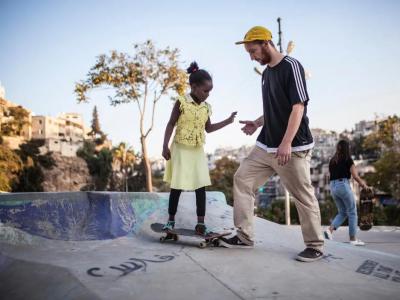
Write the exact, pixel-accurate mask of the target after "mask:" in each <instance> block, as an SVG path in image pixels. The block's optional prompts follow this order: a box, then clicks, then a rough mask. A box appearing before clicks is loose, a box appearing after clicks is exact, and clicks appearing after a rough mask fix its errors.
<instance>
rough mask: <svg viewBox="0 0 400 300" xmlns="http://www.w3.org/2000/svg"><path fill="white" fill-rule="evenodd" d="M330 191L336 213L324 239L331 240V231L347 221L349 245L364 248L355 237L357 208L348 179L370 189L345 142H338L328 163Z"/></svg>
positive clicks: (347, 143) (325, 232)
mask: <svg viewBox="0 0 400 300" xmlns="http://www.w3.org/2000/svg"><path fill="white" fill-rule="evenodd" d="M329 175H330V190H331V195H332V198H333V200H334V201H335V203H336V207H337V209H338V213H337V215H336V216H335V218H334V219H333V221H332V224H331V225H330V226H329V227H328V228H327V229H326V230H325V231H324V235H325V238H326V239H328V240H332V238H333V231H335V230H337V229H338V228H339V227H340V225H342V224H343V222H344V221H345V220H346V219H348V222H349V236H350V244H351V245H354V246H364V245H365V243H364V242H363V241H361V240H359V239H357V238H356V236H357V224H358V216H357V206H356V201H355V198H354V194H353V191H352V190H351V187H350V178H351V177H353V178H354V179H355V180H356V181H357V182H358V184H359V185H360V186H361V187H362V188H364V189H370V188H369V187H368V185H367V184H366V183H365V181H364V180H362V179H361V178H360V177H359V176H358V173H357V170H356V167H355V165H354V162H353V160H352V159H351V154H350V145H349V142H348V141H346V140H340V141H339V142H338V144H337V146H336V153H335V155H334V156H333V157H332V158H331V160H330V161H329Z"/></svg>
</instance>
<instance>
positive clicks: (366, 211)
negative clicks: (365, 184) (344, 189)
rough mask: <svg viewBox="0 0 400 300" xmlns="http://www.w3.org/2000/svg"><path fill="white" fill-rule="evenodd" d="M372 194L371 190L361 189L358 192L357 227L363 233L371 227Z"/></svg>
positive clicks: (372, 216) (372, 218) (372, 217)
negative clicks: (358, 215)
mask: <svg viewBox="0 0 400 300" xmlns="http://www.w3.org/2000/svg"><path fill="white" fill-rule="evenodd" d="M373 198H374V192H373V191H372V190H366V189H362V190H361V191H360V217H359V227H360V229H361V230H363V231H367V230H370V229H371V228H372V225H373V220H374V215H373V208H374V205H373V200H372V199H373Z"/></svg>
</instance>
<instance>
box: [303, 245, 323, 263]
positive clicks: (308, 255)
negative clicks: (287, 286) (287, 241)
mask: <svg viewBox="0 0 400 300" xmlns="http://www.w3.org/2000/svg"><path fill="white" fill-rule="evenodd" d="M323 256H324V254H323V253H322V252H321V251H319V250H317V249H314V248H306V249H304V251H302V252H300V253H299V254H298V255H297V257H296V259H297V260H299V261H302V262H312V261H316V260H319V259H321V258H322V257H323Z"/></svg>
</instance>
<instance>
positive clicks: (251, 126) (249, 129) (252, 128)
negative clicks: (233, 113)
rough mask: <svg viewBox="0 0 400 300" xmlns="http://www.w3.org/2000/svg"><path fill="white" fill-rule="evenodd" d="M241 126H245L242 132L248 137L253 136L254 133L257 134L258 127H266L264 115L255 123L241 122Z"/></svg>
mask: <svg viewBox="0 0 400 300" xmlns="http://www.w3.org/2000/svg"><path fill="white" fill-rule="evenodd" d="M239 123H240V124H245V125H244V126H243V127H242V131H243V132H244V133H245V134H247V135H252V134H253V133H254V132H256V130H257V128H258V127H261V126H263V125H264V115H262V116H261V117H259V118H257V119H256V120H254V121H239Z"/></svg>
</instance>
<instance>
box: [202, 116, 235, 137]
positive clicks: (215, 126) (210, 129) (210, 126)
mask: <svg viewBox="0 0 400 300" xmlns="http://www.w3.org/2000/svg"><path fill="white" fill-rule="evenodd" d="M236 114H237V111H235V112H233V113H232V114H231V116H230V117H229V118H227V119H225V120H223V121H221V122H219V123H215V124H211V120H210V118H208V120H207V122H206V132H207V133H210V132H213V131H217V130H219V129H221V128H223V127H225V126H226V125H229V124H231V123H233V121H234V120H235V117H236Z"/></svg>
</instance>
